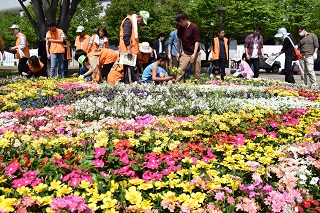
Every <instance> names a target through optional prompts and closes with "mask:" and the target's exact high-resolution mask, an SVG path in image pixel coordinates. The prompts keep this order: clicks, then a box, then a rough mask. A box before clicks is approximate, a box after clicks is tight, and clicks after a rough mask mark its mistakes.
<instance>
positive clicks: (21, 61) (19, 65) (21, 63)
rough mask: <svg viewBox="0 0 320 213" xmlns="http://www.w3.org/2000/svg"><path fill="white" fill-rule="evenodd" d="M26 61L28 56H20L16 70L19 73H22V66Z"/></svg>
mask: <svg viewBox="0 0 320 213" xmlns="http://www.w3.org/2000/svg"><path fill="white" fill-rule="evenodd" d="M27 61H28V58H20V59H19V64H18V72H19V75H22V71H23V70H24V68H25V67H26V66H28V65H27Z"/></svg>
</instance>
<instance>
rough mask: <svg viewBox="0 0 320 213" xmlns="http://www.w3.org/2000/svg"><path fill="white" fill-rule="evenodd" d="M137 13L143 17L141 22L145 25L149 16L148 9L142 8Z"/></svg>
mask: <svg viewBox="0 0 320 213" xmlns="http://www.w3.org/2000/svg"><path fill="white" fill-rule="evenodd" d="M139 14H140V15H141V17H142V19H143V23H144V24H145V25H147V21H148V19H149V18H150V14H149V12H148V11H145V10H142V11H140V12H139Z"/></svg>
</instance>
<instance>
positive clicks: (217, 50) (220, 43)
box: [210, 29, 229, 80]
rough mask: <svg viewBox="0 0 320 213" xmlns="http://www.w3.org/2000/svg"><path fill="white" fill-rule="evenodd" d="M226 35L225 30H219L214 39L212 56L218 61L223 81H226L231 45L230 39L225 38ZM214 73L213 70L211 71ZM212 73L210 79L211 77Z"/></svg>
mask: <svg viewBox="0 0 320 213" xmlns="http://www.w3.org/2000/svg"><path fill="white" fill-rule="evenodd" d="M224 35H225V33H224V30H223V29H219V31H218V36H217V37H215V38H214V39H213V43H212V54H211V57H212V59H213V60H214V61H217V65H218V67H219V71H220V76H221V80H224V77H225V76H226V64H227V61H228V59H229V55H228V53H229V44H228V39H227V38H225V37H224ZM211 72H212V70H211ZM211 75H212V74H211V73H210V77H211Z"/></svg>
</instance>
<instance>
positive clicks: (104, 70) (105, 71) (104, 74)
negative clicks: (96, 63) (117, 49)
mask: <svg viewBox="0 0 320 213" xmlns="http://www.w3.org/2000/svg"><path fill="white" fill-rule="evenodd" d="M113 64H114V63H110V64H104V65H103V67H102V70H101V74H102V78H106V80H107V79H108V75H109V72H110V70H111V68H112V67H113Z"/></svg>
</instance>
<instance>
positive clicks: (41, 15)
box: [18, 0, 82, 40]
mask: <svg viewBox="0 0 320 213" xmlns="http://www.w3.org/2000/svg"><path fill="white" fill-rule="evenodd" d="M18 1H19V3H20V5H21V7H22V8H23V10H24V12H25V13H26V16H27V17H28V19H29V21H30V23H31V24H32V26H33V28H34V30H35V32H36V34H37V36H38V37H39V39H40V40H44V38H45V36H46V33H47V31H48V29H47V22H56V20H57V10H58V6H59V5H60V8H59V9H60V14H59V18H58V23H57V27H58V28H60V29H62V30H63V31H64V32H65V33H68V29H69V27H70V22H71V19H72V17H73V15H74V13H75V12H76V9H77V6H78V5H79V3H80V2H81V1H82V0H72V1H71V2H70V0H51V4H50V1H49V0H32V4H33V9H34V13H35V19H34V18H33V17H32V16H31V14H30V12H29V10H28V9H27V8H26V7H25V5H24V4H23V2H22V0H18Z"/></svg>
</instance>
